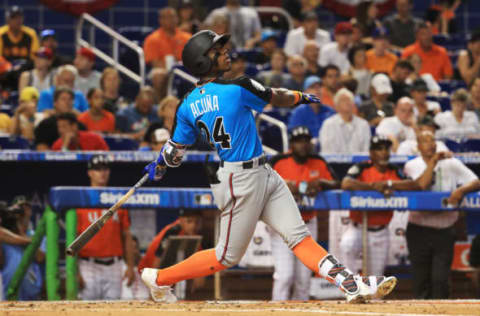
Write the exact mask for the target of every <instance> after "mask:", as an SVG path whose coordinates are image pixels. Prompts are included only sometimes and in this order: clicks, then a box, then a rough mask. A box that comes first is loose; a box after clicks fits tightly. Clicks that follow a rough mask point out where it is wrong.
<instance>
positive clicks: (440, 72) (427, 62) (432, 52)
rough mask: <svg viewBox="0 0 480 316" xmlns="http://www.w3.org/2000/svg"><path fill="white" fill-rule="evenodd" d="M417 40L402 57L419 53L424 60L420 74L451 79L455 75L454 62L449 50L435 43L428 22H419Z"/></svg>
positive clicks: (440, 78)
mask: <svg viewBox="0 0 480 316" xmlns="http://www.w3.org/2000/svg"><path fill="white" fill-rule="evenodd" d="M416 38H417V40H416V42H415V43H414V44H411V45H409V46H407V47H405V49H404V50H403V52H402V58H408V57H410V55H412V54H417V55H418V56H420V59H421V60H422V68H421V69H420V74H424V73H429V74H431V75H432V76H433V78H435V80H437V81H438V80H442V79H450V78H451V77H452V75H453V69H452V64H451V62H450V58H449V57H448V53H447V50H446V49H445V48H443V47H441V46H438V45H436V44H434V43H433V34H432V30H431V28H430V26H429V25H428V24H426V23H422V24H419V25H418V27H417V30H416Z"/></svg>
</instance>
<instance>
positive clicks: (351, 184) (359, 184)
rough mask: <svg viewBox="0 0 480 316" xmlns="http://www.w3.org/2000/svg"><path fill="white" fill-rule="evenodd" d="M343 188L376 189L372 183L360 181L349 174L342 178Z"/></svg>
mask: <svg viewBox="0 0 480 316" xmlns="http://www.w3.org/2000/svg"><path fill="white" fill-rule="evenodd" d="M342 190H349V191H373V190H375V189H374V188H373V185H371V184H370V183H366V182H363V181H359V180H357V179H355V178H352V177H350V176H348V175H347V176H345V178H343V180H342Z"/></svg>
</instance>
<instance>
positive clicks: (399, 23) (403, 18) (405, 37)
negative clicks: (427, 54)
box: [383, 0, 421, 50]
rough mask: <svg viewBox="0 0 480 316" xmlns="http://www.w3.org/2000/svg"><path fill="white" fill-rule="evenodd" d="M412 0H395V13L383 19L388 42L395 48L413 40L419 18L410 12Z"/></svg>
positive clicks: (398, 48) (404, 45)
mask: <svg viewBox="0 0 480 316" xmlns="http://www.w3.org/2000/svg"><path fill="white" fill-rule="evenodd" d="M412 7H413V0H397V14H395V15H392V16H390V17H388V18H387V19H385V21H384V22H383V25H384V26H385V27H386V28H387V32H388V33H387V34H388V36H389V39H390V44H392V45H394V46H395V48H396V49H397V50H401V49H402V48H404V47H406V46H408V45H411V44H413V42H415V30H416V29H417V26H418V25H419V24H420V23H421V20H419V19H417V18H415V17H413V16H412V14H411V12H410V11H411V10H412Z"/></svg>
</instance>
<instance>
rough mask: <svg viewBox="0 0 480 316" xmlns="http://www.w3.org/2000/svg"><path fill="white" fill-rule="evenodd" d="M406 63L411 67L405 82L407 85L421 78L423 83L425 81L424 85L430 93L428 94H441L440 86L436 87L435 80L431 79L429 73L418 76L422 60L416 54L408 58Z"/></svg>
mask: <svg viewBox="0 0 480 316" xmlns="http://www.w3.org/2000/svg"><path fill="white" fill-rule="evenodd" d="M408 61H409V62H410V64H411V65H412V66H413V72H412V73H411V74H410V76H409V77H408V79H407V81H406V83H407V84H412V83H413V82H414V81H415V80H417V79H418V78H422V79H423V81H425V83H426V84H427V86H428V91H430V93H432V94H438V93H440V92H441V91H440V90H441V89H440V86H439V85H438V83H437V81H436V80H435V78H433V76H432V74H430V73H424V74H420V70H421V69H422V59H421V58H420V56H419V55H418V54H412V55H410V57H408Z"/></svg>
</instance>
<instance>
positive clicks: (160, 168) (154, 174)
mask: <svg viewBox="0 0 480 316" xmlns="http://www.w3.org/2000/svg"><path fill="white" fill-rule="evenodd" d="M143 171H144V173H148V179H149V180H150V181H158V180H160V179H162V178H163V175H164V174H165V173H166V172H167V167H166V165H165V161H164V159H163V155H162V152H160V153H159V155H158V158H157V160H155V161H152V162H151V163H149V164H148V165H147V166H145V168H144V169H143Z"/></svg>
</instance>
